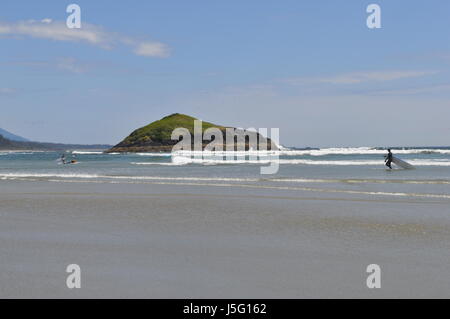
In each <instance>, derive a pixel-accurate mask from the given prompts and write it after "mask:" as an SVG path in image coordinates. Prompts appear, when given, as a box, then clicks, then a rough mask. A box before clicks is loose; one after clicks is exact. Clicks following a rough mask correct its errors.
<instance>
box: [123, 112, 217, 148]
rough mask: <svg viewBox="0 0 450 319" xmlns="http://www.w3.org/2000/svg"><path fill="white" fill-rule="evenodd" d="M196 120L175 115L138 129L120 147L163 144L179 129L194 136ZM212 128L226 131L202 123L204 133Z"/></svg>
mask: <svg viewBox="0 0 450 319" xmlns="http://www.w3.org/2000/svg"><path fill="white" fill-rule="evenodd" d="M194 120H196V118H194V117H192V116H188V115H184V114H179V113H175V114H172V115H169V116H166V117H164V118H162V119H161V120H159V121H155V122H153V123H150V124H149V125H147V126H144V127H141V128H140V129H137V130H136V131H134V132H133V133H131V134H130V136H128V137H127V138H126V139H124V140H123V141H122V142H121V143H120V144H119V145H121V146H133V145H145V144H148V143H149V142H156V143H162V142H164V141H170V140H171V135H172V132H173V130H174V129H176V128H179V127H182V128H186V129H188V130H189V131H190V132H191V134H194ZM210 127H217V128H219V129H221V130H224V129H225V127H223V126H220V125H216V124H212V123H208V122H202V128H203V131H204V130H206V129H208V128H210Z"/></svg>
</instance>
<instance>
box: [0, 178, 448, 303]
mask: <svg viewBox="0 0 450 319" xmlns="http://www.w3.org/2000/svg"><path fill="white" fill-rule="evenodd" d="M0 189H1V193H0V218H1V223H0V240H1V245H0V260H1V270H0V297H1V298H14V297H20V298H37V297H40V298H42V297H44V298H94V297H101V298H117V297H120V298H316V297H325V298H334V297H338V298H350V297H351V298H363V297H368V298H386V297H388V298H400V297H413V298H415V297H439V298H443V297H447V298H448V297H450V276H448V265H449V262H450V255H449V254H447V253H445V252H448V251H450V250H449V249H450V240H449V239H450V218H449V216H448V207H449V200H448V199H423V198H418V199H415V198H392V197H383V196H365V195H357V194H350V195H349V194H320V196H319V195H318V194H317V193H315V192H308V191H298V190H296V191H289V190H272V189H258V188H251V187H248V188H239V187H230V186H211V185H209V186H202V185H195V186H194V185H187V183H185V184H183V183H153V182H152V183H147V184H145V185H143V184H139V185H136V184H126V183H88V182H76V183H66V182H51V181H50V182H49V181H33V182H30V181H20V180H17V181H0ZM372 263H376V264H379V265H380V266H381V269H382V288H381V289H368V288H367V286H366V277H367V275H368V274H367V273H366V267H367V265H369V264H372ZM69 264H78V265H80V267H81V272H82V283H81V285H82V287H81V289H72V290H70V289H68V288H67V286H66V277H67V275H68V274H67V273H66V272H65V270H66V267H67V265H69Z"/></svg>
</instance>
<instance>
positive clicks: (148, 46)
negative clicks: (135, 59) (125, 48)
mask: <svg viewBox="0 0 450 319" xmlns="http://www.w3.org/2000/svg"><path fill="white" fill-rule="evenodd" d="M134 53H135V54H137V55H142V56H154V57H160V58H164V57H167V56H168V55H169V50H168V48H167V46H166V45H165V44H163V43H158V42H142V43H139V44H138V45H137V46H136V48H135V49H134Z"/></svg>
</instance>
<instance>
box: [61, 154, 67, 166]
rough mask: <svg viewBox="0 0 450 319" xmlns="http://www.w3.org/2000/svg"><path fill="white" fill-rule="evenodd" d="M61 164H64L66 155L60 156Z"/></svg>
mask: <svg viewBox="0 0 450 319" xmlns="http://www.w3.org/2000/svg"><path fill="white" fill-rule="evenodd" d="M61 162H62V163H63V164H66V154H62V155H61Z"/></svg>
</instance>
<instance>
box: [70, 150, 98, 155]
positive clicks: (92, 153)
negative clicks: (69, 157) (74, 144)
mask: <svg viewBox="0 0 450 319" xmlns="http://www.w3.org/2000/svg"><path fill="white" fill-rule="evenodd" d="M72 154H80V155H101V154H103V152H100V151H73V152H72Z"/></svg>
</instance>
